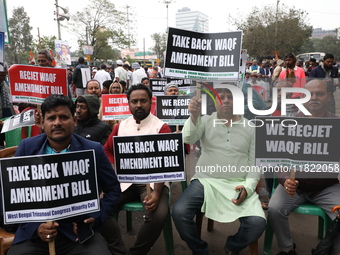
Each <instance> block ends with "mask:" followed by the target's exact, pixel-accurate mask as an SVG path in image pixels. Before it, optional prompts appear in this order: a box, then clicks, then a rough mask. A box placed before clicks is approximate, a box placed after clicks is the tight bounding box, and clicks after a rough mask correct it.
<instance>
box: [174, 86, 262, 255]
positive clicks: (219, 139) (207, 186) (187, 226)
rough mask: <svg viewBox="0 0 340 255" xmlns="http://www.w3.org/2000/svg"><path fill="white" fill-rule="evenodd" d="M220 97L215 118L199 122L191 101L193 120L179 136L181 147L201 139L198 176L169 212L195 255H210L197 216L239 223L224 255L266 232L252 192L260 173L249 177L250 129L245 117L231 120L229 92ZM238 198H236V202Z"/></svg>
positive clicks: (197, 108) (251, 159) (251, 157)
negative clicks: (197, 225) (203, 215)
mask: <svg viewBox="0 0 340 255" xmlns="http://www.w3.org/2000/svg"><path fill="white" fill-rule="evenodd" d="M218 93H219V96H220V98H221V101H220V102H219V100H216V101H217V103H216V105H215V106H216V110H217V112H215V113H213V114H212V115H210V116H203V117H201V116H200V113H201V100H197V98H193V99H192V100H191V101H190V104H189V111H190V113H191V116H190V118H189V119H188V120H187V121H186V123H185V125H184V128H183V130H182V132H183V134H184V142H185V143H189V144H194V143H195V142H196V141H197V140H199V139H200V140H201V145H202V155H201V157H200V158H199V160H198V162H197V165H196V167H195V172H196V173H195V175H194V176H193V178H192V180H191V183H190V185H189V186H188V188H187V189H186V190H185V191H184V193H183V194H182V195H181V196H180V198H179V199H178V200H177V201H176V203H175V204H174V207H173V210H172V217H173V220H174V222H175V225H176V228H177V230H178V232H179V234H180V235H181V238H182V239H183V240H184V241H185V242H186V243H187V244H188V246H189V248H190V249H191V250H192V252H193V254H209V252H208V244H207V243H206V242H205V241H203V240H201V239H200V237H199V235H198V231H197V228H196V224H195V223H194V220H193V218H194V216H195V214H196V213H197V212H199V211H201V212H204V213H205V216H206V217H208V218H210V219H213V220H215V221H218V222H232V221H235V220H237V219H239V220H240V222H241V226H240V228H239V230H238V233H236V234H235V235H233V236H229V237H228V238H227V241H226V244H225V247H224V248H225V250H226V252H227V254H239V253H238V252H239V251H241V250H242V249H243V248H245V247H247V246H248V245H249V244H251V243H253V242H254V241H256V240H257V239H258V238H259V237H260V236H261V235H262V233H263V231H264V229H265V226H266V220H265V215H264V213H263V210H262V208H261V203H260V201H259V199H258V195H257V194H256V192H255V188H256V186H257V183H258V180H259V178H260V175H261V173H260V172H256V171H255V172H250V171H249V167H250V168H251V167H253V166H254V128H252V127H249V126H248V121H245V119H244V118H243V116H239V115H233V96H232V94H231V93H230V91H229V90H227V89H219V90H218ZM216 99H217V98H216ZM231 123H232V124H231ZM247 169H248V171H246V170H247ZM214 171H215V172H214ZM238 192H241V193H240V196H239V198H238V199H235V198H236V194H237V193H238Z"/></svg>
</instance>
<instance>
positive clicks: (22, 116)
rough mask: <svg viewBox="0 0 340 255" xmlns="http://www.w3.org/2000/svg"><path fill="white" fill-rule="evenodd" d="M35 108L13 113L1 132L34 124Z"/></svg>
mask: <svg viewBox="0 0 340 255" xmlns="http://www.w3.org/2000/svg"><path fill="white" fill-rule="evenodd" d="M34 111H35V110H34V109H32V110H28V111H25V112H22V113H19V114H16V115H13V116H11V117H9V118H8V119H6V120H5V121H4V124H3V126H2V129H1V133H5V132H7V131H10V130H13V129H16V128H19V127H27V126H33V125H34Z"/></svg>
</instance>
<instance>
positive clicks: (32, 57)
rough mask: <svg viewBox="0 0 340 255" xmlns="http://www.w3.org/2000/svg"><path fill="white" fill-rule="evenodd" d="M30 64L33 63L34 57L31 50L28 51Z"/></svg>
mask: <svg viewBox="0 0 340 255" xmlns="http://www.w3.org/2000/svg"><path fill="white" fill-rule="evenodd" d="M30 65H35V58H34V54H33V52H32V51H30Z"/></svg>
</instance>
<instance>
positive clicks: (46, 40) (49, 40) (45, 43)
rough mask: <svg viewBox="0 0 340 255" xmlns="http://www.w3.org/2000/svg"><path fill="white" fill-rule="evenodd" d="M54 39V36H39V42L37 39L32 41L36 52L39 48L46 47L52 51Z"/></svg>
mask: <svg viewBox="0 0 340 255" xmlns="http://www.w3.org/2000/svg"><path fill="white" fill-rule="evenodd" d="M56 39H57V37H56V36H42V37H41V38H40V42H39V40H37V41H35V42H34V48H35V51H36V52H38V51H39V50H40V49H48V50H53V51H54V49H55V40H56Z"/></svg>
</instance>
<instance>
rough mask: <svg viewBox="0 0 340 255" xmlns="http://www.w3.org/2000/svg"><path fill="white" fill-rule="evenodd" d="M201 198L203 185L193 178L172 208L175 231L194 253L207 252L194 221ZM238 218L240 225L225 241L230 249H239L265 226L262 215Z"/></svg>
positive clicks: (252, 240)
mask: <svg viewBox="0 0 340 255" xmlns="http://www.w3.org/2000/svg"><path fill="white" fill-rule="evenodd" d="M203 200H204V187H203V185H202V184H201V183H200V181H199V180H194V181H192V182H191V183H190V185H189V186H188V188H187V189H186V190H185V191H184V192H183V194H182V195H181V196H180V197H179V198H178V199H177V201H176V203H175V204H174V206H173V209H172V218H173V220H174V223H175V226H176V228H177V231H178V232H179V234H180V236H181V238H182V240H183V241H185V242H186V243H187V245H188V246H189V248H190V249H191V250H192V254H195V255H200V254H202V255H203V254H204V255H206V254H209V252H208V244H207V243H206V242H205V241H203V240H202V239H201V238H200V237H199V235H198V231H197V228H196V224H195V222H194V217H195V215H196V213H197V212H200V211H201V207H202V204H203ZM239 220H240V223H241V225H240V228H239V229H238V232H237V233H236V234H235V235H233V236H229V237H228V238H227V241H226V248H227V249H228V250H230V251H241V250H242V249H244V248H245V247H247V246H248V245H249V244H251V243H253V242H255V241H256V240H257V239H259V238H260V236H261V235H262V233H263V231H264V230H265V228H266V221H265V219H263V218H262V217H257V216H249V217H242V218H240V219H239Z"/></svg>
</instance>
